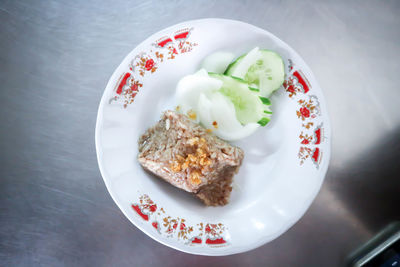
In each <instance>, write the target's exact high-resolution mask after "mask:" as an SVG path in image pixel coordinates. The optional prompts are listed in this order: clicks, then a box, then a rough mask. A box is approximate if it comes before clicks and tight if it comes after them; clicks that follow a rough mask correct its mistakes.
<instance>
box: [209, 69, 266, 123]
mask: <svg viewBox="0 0 400 267" xmlns="http://www.w3.org/2000/svg"><path fill="white" fill-rule="evenodd" d="M209 75H210V77H212V78H216V79H219V80H220V81H222V87H221V88H220V89H219V90H218V91H219V92H221V93H222V94H223V95H225V96H226V97H228V98H229V100H230V101H231V102H232V103H233V105H234V107H235V111H236V117H237V119H238V121H239V122H240V123H242V124H247V123H252V122H253V123H254V122H258V121H259V120H261V119H262V118H263V117H265V115H266V114H265V113H264V110H265V105H264V104H263V102H262V100H261V99H260V98H259V96H258V95H257V94H256V93H254V92H253V91H251V90H250V89H249V86H248V84H247V83H246V82H244V81H241V80H239V79H235V78H232V77H230V76H226V75H222V74H215V73H210V74H209Z"/></svg>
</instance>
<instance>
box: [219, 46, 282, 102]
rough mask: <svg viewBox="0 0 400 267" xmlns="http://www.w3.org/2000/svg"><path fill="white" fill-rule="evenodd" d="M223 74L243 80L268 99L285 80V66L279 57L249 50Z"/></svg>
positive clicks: (266, 52) (270, 52)
mask: <svg viewBox="0 0 400 267" xmlns="http://www.w3.org/2000/svg"><path fill="white" fill-rule="evenodd" d="M225 74H227V75H231V76H234V77H237V78H241V79H243V80H245V81H246V82H247V83H248V84H249V86H250V87H252V88H256V89H259V90H260V95H262V96H265V97H268V96H269V95H270V94H271V93H273V92H274V91H276V90H277V89H279V88H280V86H281V85H282V84H283V81H284V79H285V66H284V64H283V60H282V58H281V56H280V55H278V54H277V53H275V52H273V51H271V50H267V49H258V48H257V47H256V48H254V49H253V50H251V51H250V52H249V53H247V54H246V55H243V56H241V57H239V58H238V59H237V60H236V61H235V62H233V63H232V64H231V66H229V67H228V69H227V70H226V72H225Z"/></svg>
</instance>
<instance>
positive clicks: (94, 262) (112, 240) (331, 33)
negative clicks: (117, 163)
mask: <svg viewBox="0 0 400 267" xmlns="http://www.w3.org/2000/svg"><path fill="white" fill-rule="evenodd" d="M112 2H113V3H111V2H109V3H106V2H105V1H91V0H89V1H58V2H57V1H15V0H11V1H7V0H2V1H1V2H0V86H1V91H0V94H1V95H0V109H1V112H0V162H1V163H0V164H1V165H0V265H1V266H342V265H343V261H344V259H345V258H346V257H347V255H348V254H349V253H350V252H351V251H352V250H354V249H356V248H357V247H358V246H360V245H361V244H363V243H364V242H366V241H367V240H368V239H370V238H371V237H372V236H373V235H374V234H375V233H376V232H377V231H378V230H380V229H381V228H382V227H384V226H385V225H387V224H388V223H390V222H392V221H394V220H399V219H400V209H399V204H400V167H399V165H400V159H399V158H400V87H399V83H400V74H399V73H400V68H399V66H400V65H399V61H400V1H396V0H387V1H370V0H368V1H367V0H364V1H324V2H322V1H200V0H198V1H197V0H196V1H159V2H153V1H136V2H135V1H112ZM205 17H220V18H229V19H237V20H242V21H245V22H248V23H251V24H254V25H256V26H259V27H261V28H264V29H267V30H268V31H270V32H272V33H274V34H275V35H277V36H278V37H280V38H281V39H282V40H284V41H285V42H287V43H288V44H289V45H291V46H292V47H293V48H294V49H295V50H296V51H297V52H298V53H299V54H300V55H302V57H303V58H304V59H305V61H306V62H307V63H308V64H309V66H310V67H311V69H312V70H313V71H314V74H315V76H316V77H317V79H318V81H319V83H320V85H321V87H322V88H323V92H324V94H325V98H326V100H327V104H328V109H329V114H330V118H331V124H332V129H333V133H332V144H333V145H332V157H331V162H330V166H329V170H328V173H327V176H326V180H325V182H324V184H323V186H322V188H321V191H320V193H319V194H318V196H317V198H316V199H315V201H314V202H313V204H312V205H311V207H310V209H309V210H308V211H307V212H306V214H305V215H304V217H302V218H301V219H300V221H299V222H298V223H297V224H295V225H294V226H293V227H292V228H291V229H290V230H289V231H287V232H286V233H285V234H283V235H282V236H281V237H279V238H278V239H276V240H274V241H273V242H271V243H268V244H266V245H264V246H262V247H260V248H258V249H255V250H253V251H250V252H247V253H242V254H237V255H232V256H225V257H205V256H193V255H190V254H186V253H183V252H179V251H176V250H174V249H171V248H168V247H166V246H164V245H161V244H159V243H158V242H156V241H154V240H152V239H151V238H149V237H147V236H146V235H145V234H144V233H142V232H141V231H140V230H139V229H137V228H136V227H135V226H134V225H132V224H131V223H130V222H129V221H128V220H127V219H126V218H125V217H124V215H123V214H122V212H121V211H120V210H119V209H118V208H117V206H116V205H115V204H114V202H113V201H112V199H111V197H110V195H109V194H108V192H107V190H106V187H105V185H104V182H103V180H102V178H101V176H100V172H99V169H98V166H97V160H96V152H95V145H94V129H95V122H96V114H97V108H98V104H99V101H100V98H101V96H102V93H103V90H104V88H105V86H106V83H107V81H108V79H109V78H110V76H111V74H112V73H113V71H114V69H115V68H116V67H117V66H118V65H119V63H120V62H121V60H122V59H123V58H124V57H125V56H126V55H127V54H128V52H130V51H131V50H132V49H133V48H134V47H135V46H136V45H137V44H139V43H140V42H141V41H142V40H144V39H145V38H146V37H148V36H149V35H151V34H152V33H155V32H157V31H159V30H161V29H163V28H165V27H167V26H170V25H173V24H175V23H178V22H182V21H185V20H192V19H198V18H205Z"/></svg>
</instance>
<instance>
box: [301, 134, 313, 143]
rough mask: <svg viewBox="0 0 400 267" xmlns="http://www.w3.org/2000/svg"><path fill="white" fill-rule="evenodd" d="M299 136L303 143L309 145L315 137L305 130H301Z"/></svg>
mask: <svg viewBox="0 0 400 267" xmlns="http://www.w3.org/2000/svg"><path fill="white" fill-rule="evenodd" d="M299 138H300V140H301V144H303V145H308V144H310V143H311V141H312V139H313V137H312V136H310V135H308V134H304V133H303V132H301V134H300V135H299Z"/></svg>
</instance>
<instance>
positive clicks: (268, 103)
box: [259, 96, 271, 106]
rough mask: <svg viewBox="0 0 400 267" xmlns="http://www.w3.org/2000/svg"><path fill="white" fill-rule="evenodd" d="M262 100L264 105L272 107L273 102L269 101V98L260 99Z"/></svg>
mask: <svg viewBox="0 0 400 267" xmlns="http://www.w3.org/2000/svg"><path fill="white" fill-rule="evenodd" d="M259 98H260V99H261V101H262V102H263V104H264V105H267V106H270V105H271V100H269V98H266V97H262V96H260V97H259Z"/></svg>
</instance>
